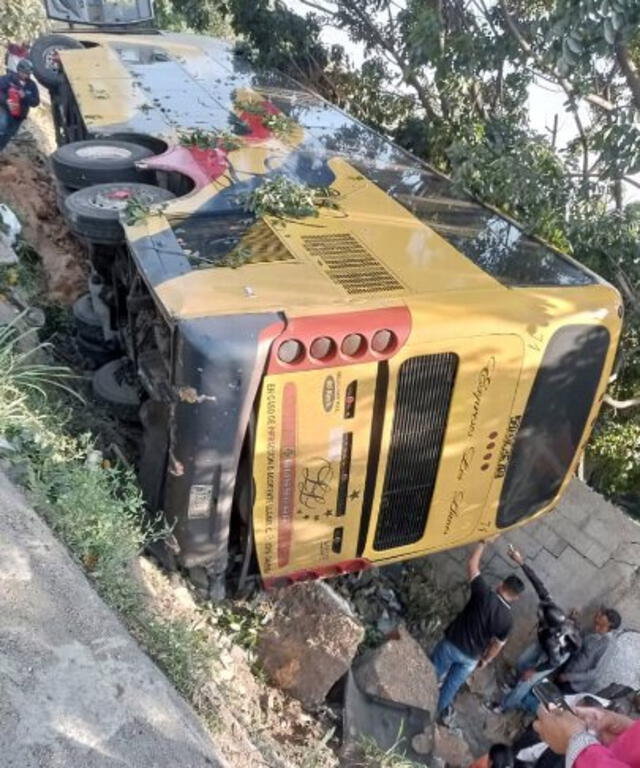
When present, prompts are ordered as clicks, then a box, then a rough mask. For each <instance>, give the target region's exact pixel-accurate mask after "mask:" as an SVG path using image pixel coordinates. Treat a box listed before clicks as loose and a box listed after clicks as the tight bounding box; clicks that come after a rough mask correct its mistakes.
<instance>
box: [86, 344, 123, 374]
mask: <svg viewBox="0 0 640 768" xmlns="http://www.w3.org/2000/svg"><path fill="white" fill-rule="evenodd" d="M76 349H77V350H78V353H79V354H80V355H81V357H82V358H83V361H84V363H85V366H86V367H87V368H89V369H90V370H92V371H94V370H95V369H96V368H100V367H101V366H103V365H105V364H106V363H108V362H110V361H111V360H115V359H116V358H119V357H122V350H121V349H120V348H119V347H118V346H117V345H115V344H107V343H106V342H105V341H104V340H102V341H99V342H98V341H90V340H89V339H85V338H84V336H76Z"/></svg>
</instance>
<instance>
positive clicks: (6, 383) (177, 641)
mask: <svg viewBox="0 0 640 768" xmlns="http://www.w3.org/2000/svg"><path fill="white" fill-rule="evenodd" d="M17 322H19V320H18V321H16V323H17ZM16 323H14V324H12V325H10V326H7V327H5V328H3V329H2V330H0V435H2V436H3V438H4V439H5V440H7V441H8V442H9V443H10V445H11V446H12V448H13V450H12V451H11V452H9V453H8V454H7V459H6V460H8V461H10V462H11V463H12V464H13V465H14V470H15V471H18V470H19V474H20V477H21V478H22V482H23V483H24V484H25V485H26V486H27V487H28V489H29V491H30V492H31V497H32V500H33V503H34V504H35V505H36V507H37V508H38V510H39V511H40V512H41V514H42V515H43V516H44V517H45V518H46V520H47V521H48V523H49V524H50V526H51V527H52V528H53V530H54V531H55V532H56V533H57V534H58V535H59V536H60V538H61V539H62V540H63V541H64V542H65V544H66V545H67V546H68V547H69V549H70V551H71V552H72V554H73V555H74V557H75V558H76V559H77V560H78V561H79V562H80V563H81V564H82V565H83V567H84V568H85V570H86V571H87V573H88V574H89V576H90V578H91V580H92V581H93V583H94V584H95V587H96V589H97V590H98V592H99V593H100V594H101V595H102V597H103V598H104V599H105V600H106V601H107V602H108V603H109V604H110V605H111V606H113V607H114V608H115V609H117V610H118V611H120V612H121V614H122V616H123V617H124V619H125V621H126V622H127V623H128V625H129V627H130V629H131V631H132V633H133V634H134V635H135V637H136V638H137V639H138V640H139V642H140V643H141V644H142V646H143V647H144V648H145V649H146V650H147V651H148V653H149V654H150V655H151V656H152V657H153V658H154V659H155V660H156V662H157V663H158V665H159V666H160V667H162V669H163V670H164V671H165V672H166V673H167V675H168V676H169V678H170V679H171V680H172V681H173V683H174V685H175V686H176V687H177V688H178V690H180V691H181V692H182V693H183V694H184V695H185V696H186V697H188V698H190V699H191V700H192V702H193V703H194V706H196V708H197V709H198V710H199V711H200V713H201V714H202V715H203V717H204V718H205V719H206V720H207V721H208V722H212V721H213V720H214V719H215V712H213V711H211V706H212V705H211V702H210V701H209V699H206V698H205V697H201V696H200V695H199V691H200V688H201V686H202V685H203V684H204V682H205V681H206V680H207V679H208V678H210V675H211V665H212V663H213V662H214V661H215V659H216V658H217V653H216V650H215V648H214V647H213V646H212V645H211V643H209V642H208V641H207V637H206V635H205V634H204V632H203V631H202V630H201V629H198V628H196V627H194V626H192V624H191V622H189V621H187V620H182V619H167V618H166V617H163V616H159V615H155V613H154V612H153V611H152V610H151V609H150V608H149V607H148V606H147V605H146V603H145V601H144V599H143V595H142V592H141V587H140V584H139V582H138V581H137V580H136V578H135V576H134V571H133V566H134V562H135V558H136V557H137V555H138V554H140V552H141V551H142V549H143V548H144V547H145V545H146V544H148V543H149V542H150V541H151V540H153V539H154V538H156V537H158V536H160V535H163V534H164V529H163V527H162V526H161V525H160V524H159V523H158V522H153V521H151V522H147V523H143V524H141V521H142V520H143V519H144V514H143V502H142V498H141V495H140V491H139V489H138V487H137V484H136V481H135V478H134V476H133V474H132V473H131V472H129V471H127V470H124V469H120V468H116V467H110V466H108V464H107V463H106V462H104V463H103V462H101V461H100V458H99V454H97V453H96V452H95V451H94V449H93V444H92V440H91V438H90V437H89V436H88V435H81V436H73V435H72V434H70V433H69V432H68V431H65V428H64V424H65V423H68V417H67V415H66V412H67V411H68V406H65V404H64V399H63V398H59V397H57V396H56V391H58V392H61V393H62V394H64V395H66V396H67V397H70V396H71V381H70V379H71V374H70V372H69V371H68V370H66V369H63V368H60V367H56V366H51V365H48V364H47V362H46V360H45V361H44V362H36V358H38V357H41V356H42V355H44V354H45V353H46V346H45V345H42V344H37V345H35V346H34V347H32V349H31V350H30V351H21V350H22V348H23V346H24V344H25V343H26V341H27V339H28V335H29V334H33V333H35V331H29V332H27V333H26V334H25V333H22V334H20V333H18V332H17V331H16ZM61 425H63V426H61ZM196 694H198V695H196Z"/></svg>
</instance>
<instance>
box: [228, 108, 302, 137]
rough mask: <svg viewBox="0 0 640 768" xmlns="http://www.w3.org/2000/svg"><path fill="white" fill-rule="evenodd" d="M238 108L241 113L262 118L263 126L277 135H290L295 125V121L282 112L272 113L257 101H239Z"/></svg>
mask: <svg viewBox="0 0 640 768" xmlns="http://www.w3.org/2000/svg"><path fill="white" fill-rule="evenodd" d="M236 108H237V109H238V110H240V112H247V113H248V114H250V115H258V116H259V117H260V118H261V122H262V125H264V127H265V128H268V129H269V130H270V131H273V133H275V134H276V136H283V135H286V134H287V133H289V131H291V129H292V128H293V127H294V125H295V120H292V119H291V118H290V117H288V116H287V115H285V114H284V113H282V112H270V111H269V110H268V109H267V108H266V107H265V105H264V103H260V102H256V101H238V102H236Z"/></svg>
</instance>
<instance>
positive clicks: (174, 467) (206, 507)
mask: <svg viewBox="0 0 640 768" xmlns="http://www.w3.org/2000/svg"><path fill="white" fill-rule="evenodd" d="M47 5H48V9H49V13H50V15H51V16H52V17H54V18H58V19H66V20H67V21H70V22H74V24H75V26H74V28H73V31H68V30H67V31H65V33H64V35H61V34H58V33H55V34H53V35H48V36H45V37H43V38H40V39H39V40H38V41H37V42H36V44H35V45H34V46H33V49H32V58H33V62H34V65H35V68H36V73H37V74H38V76H39V77H40V79H41V82H43V83H44V84H46V85H47V87H49V88H50V90H51V96H52V108H53V112H54V117H55V122H56V127H57V132H58V139H59V143H60V147H59V149H58V150H57V151H56V153H54V155H53V157H52V165H53V169H54V172H55V173H56V176H57V178H58V181H59V183H60V204H61V207H62V209H63V211H64V213H65V215H66V217H67V219H68V221H69V224H70V226H71V228H72V229H73V230H74V232H76V234H77V235H78V236H79V237H81V238H82V239H84V240H85V242H86V243H87V246H88V251H89V255H90V258H91V263H92V281H93V284H92V286H91V291H90V294H89V298H88V299H87V301H86V302H85V315H84V319H85V322H86V323H89V324H91V323H92V322H94V325H95V326H96V327H98V328H99V330H100V332H101V334H102V338H103V339H104V340H105V342H108V344H110V345H111V348H114V347H115V348H117V350H118V352H117V354H118V355H119V359H118V360H116V361H115V362H114V361H110V362H109V363H107V364H106V366H105V369H108V371H107V372H106V373H105V372H104V371H103V369H99V370H98V372H97V374H96V377H97V379H98V381H102V382H103V384H104V381H105V377H106V376H107V374H108V375H110V376H111V377H112V378H114V377H115V380H116V384H118V382H120V383H122V381H125V385H123V386H127V387H128V388H129V389H128V390H127V392H128V393H129V394H130V391H131V389H132V388H133V389H135V390H136V396H137V397H138V400H135V399H134V400H133V401H131V403H129V401H127V403H129V404H133V405H135V406H136V409H137V408H138V405H139V407H140V416H141V420H142V424H143V426H144V438H143V441H142V450H141V456H140V461H139V476H140V482H141V484H142V487H143V490H144V493H145V497H146V499H147V503H148V505H149V507H150V509H152V510H161V511H162V512H164V514H165V515H166V517H167V519H168V520H169V522H170V523H172V524H173V526H174V534H175V535H174V540H173V543H172V546H170V547H169V550H170V555H171V557H172V558H173V560H174V562H175V564H176V565H177V566H179V567H182V568H185V569H187V570H188V571H189V572H190V574H191V576H192V578H194V580H196V582H197V583H199V584H200V585H201V586H203V588H205V589H206V590H207V591H208V593H209V594H210V595H212V596H219V595H220V594H222V593H223V592H224V588H225V584H226V583H227V582H228V580H229V578H232V579H236V581H237V578H238V574H240V576H239V578H240V579H241V580H243V581H244V580H246V578H247V577H248V576H250V575H251V574H254V575H259V576H260V578H261V579H262V581H263V583H264V584H266V585H272V584H281V583H287V582H291V581H296V580H300V579H307V578H318V577H326V576H331V575H334V574H340V573H345V572H349V571H354V570H358V569H361V568H365V567H367V566H370V565H380V564H384V563H390V562H393V561H398V560H403V559H406V558H411V557H416V556H420V555H425V554H428V553H431V552H435V551H438V550H442V549H446V548H449V547H455V546H459V545H461V544H464V543H466V542H470V541H475V540H478V539H482V538H485V537H487V536H491V535H492V534H495V533H496V532H500V531H503V530H506V529H509V528H511V527H512V526H517V525H520V524H522V523H524V522H526V521H528V520H532V519H535V518H537V517H539V516H540V515H542V514H544V513H546V512H548V511H549V510H551V509H552V508H553V507H554V505H556V504H557V502H558V499H559V497H560V495H561V493H562V491H563V489H564V488H565V486H566V484H567V482H568V480H569V478H570V476H571V475H572V473H573V471H574V469H575V466H576V463H577V461H578V459H579V456H580V453H581V451H582V449H583V447H584V444H585V442H586V440H587V438H588V436H589V432H590V429H591V426H592V424H593V422H594V420H595V418H596V415H597V412H598V408H599V404H600V402H601V400H602V397H603V394H604V391H605V386H606V384H607V380H608V376H609V373H610V370H611V367H612V362H613V357H614V353H615V349H616V345H617V341H618V336H619V333H620V327H621V315H622V307H621V300H620V297H619V296H618V294H617V292H616V291H615V290H614V289H613V288H612V287H611V286H610V285H608V284H607V283H605V282H604V281H603V280H602V279H600V278H599V277H598V276H597V275H595V274H593V273H592V272H590V271H589V270H588V269H586V268H584V267H583V266H581V265H580V264H579V263H577V262H576V261H574V260H573V259H571V258H570V257H568V256H566V255H564V254H562V253H559V252H557V251H555V250H553V249H552V248H550V247H548V246H546V245H544V244H543V243H541V242H539V241H536V240H534V239H532V238H530V237H528V236H526V235H525V234H524V233H523V232H522V230H521V229H520V228H519V227H518V226H517V224H515V223H514V222H512V221H510V220H508V219H506V218H505V217H504V216H502V215H501V214H499V213H497V212H496V211H494V210H492V209H490V208H487V207H484V206H482V205H480V204H479V203H477V202H475V201H474V200H472V199H470V198H468V197H465V196H464V195H462V194H459V193H458V192H457V191H456V190H455V189H454V187H453V186H452V184H451V182H450V181H449V180H448V179H447V178H446V177H444V176H442V175H441V174H439V173H437V172H436V171H434V170H433V169H432V168H430V167H428V166H426V165H424V164H423V163H422V162H420V161H419V160H417V159H416V158H415V157H413V156H411V155H410V154H408V153H407V152H405V151H403V150H402V149H400V148H398V147H396V146H395V145H393V144H392V143H391V142H389V141H387V140H386V139H385V138H383V137H382V136H380V135H378V134H376V133H375V132H373V131H371V130H369V129H368V128H366V127H365V126H363V125H362V124H360V123H358V122H357V121H356V120H354V119H352V118H350V117H349V116H348V115H346V114H345V113H343V112H341V111H340V110H338V109H336V108H334V107H332V106H330V105H329V104H327V103H326V102H325V101H323V100H322V99H320V98H319V97H317V96H316V95H314V94H313V93H310V92H308V91H307V90H305V89H303V88H302V87H300V86H299V85H298V84H296V83H295V82H294V81H292V80H290V79H288V78H287V77H285V76H283V75H281V74H277V73H258V72H255V71H253V70H252V69H251V67H250V66H249V65H248V64H247V63H246V62H245V61H244V60H243V59H241V58H239V57H237V56H236V55H235V54H234V52H233V49H232V46H230V45H229V44H227V43H226V42H222V41H218V40H213V39H209V38H203V37H195V36H184V35H173V34H164V33H157V32H155V31H154V30H152V29H150V28H148V27H147V23H148V21H149V19H150V8H148V6H147V4H146V3H144V2H139V3H138V4H137V6H136V8H137V9H138V10H137V11H136V13H137V16H136V15H135V14H134V17H132V16H131V13H132V11H131V8H132V6H131V4H130V3H128V4H125V5H126V6H127V8H128V9H129V14H130V15H129V16H126V14H124V15H123V16H122V17H117V12H116V11H114V8H116V7H117V6H118V5H119V4H118V3H109V4H108V12H107V11H105V12H104V14H103V16H100V15H99V14H98V15H97V16H96V15H95V14H94V16H93V18H88V15H85V16H83V14H84V13H86V14H88V11H87V12H85V11H83V10H82V9H80V10H78V11H77V12H72V11H70V10H69V7H70V6H69V4H68V3H64V4H62V5H61V0H48V3H47ZM83 8H84V6H83ZM140 8H142V11H140ZM74 13H75V15H74ZM109 14H111V15H109ZM114 14H116V15H114ZM107 16H108V18H107ZM125 16H126V18H125ZM83 24H87V25H88V26H86V27H83V26H82V25H83ZM100 24H106V25H108V27H109V29H108V31H104V30H101V28H100ZM78 25H80V26H78ZM81 30H82V31H81ZM260 190H262V192H260ZM292 190H293V191H297V193H298V194H299V195H300V194H302V196H303V197H304V199H305V200H306V203H305V204H306V205H307V208H306V209H304V210H303V211H302V213H301V212H300V211H297V212H295V214H292V213H291V212H288V211H287V210H286V209H283V210H281V211H278V209H277V203H278V200H279V199H280V198H278V194H280V195H281V197H282V196H283V195H285V193H287V194H288V193H289V192H292ZM269 195H272V197H273V199H271V200H270V199H269ZM274 196H275V197H274ZM321 199H322V200H326V199H328V200H330V204H328V205H325V204H324V203H323V202H319V203H318V204H317V205H316V204H314V202H313V201H314V200H316V201H317V200H321ZM274 200H275V202H274ZM304 214H306V215H304ZM92 312H93V315H94V316H95V317H98V318H99V319H98V320H97V321H95V318H94V319H93V320H92V316H91V313H92ZM101 371H102V373H101ZM118 372H119V373H118ZM118 377H119V378H118ZM112 383H113V382H112ZM118 397H119V395H116V396H114V400H115V401H117V400H118ZM123 398H124V400H126V397H125V395H123Z"/></svg>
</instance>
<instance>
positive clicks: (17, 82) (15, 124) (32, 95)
mask: <svg viewBox="0 0 640 768" xmlns="http://www.w3.org/2000/svg"><path fill="white" fill-rule="evenodd" d="M16 69H17V71H16V72H9V73H8V74H6V75H4V76H3V77H0V151H1V150H3V149H4V148H5V147H6V146H7V144H8V143H9V142H10V141H11V139H12V138H13V137H14V136H15V134H16V133H17V131H18V128H20V126H21V125H22V122H23V121H24V119H25V118H26V116H27V115H28V114H29V109H30V108H31V107H37V106H38V104H39V103H40V94H39V93H38V86H37V85H36V84H35V83H34V81H33V80H32V79H31V74H32V72H33V65H32V64H31V62H30V61H29V60H28V59H21V60H20V61H19V62H18V66H17V68H16Z"/></svg>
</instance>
